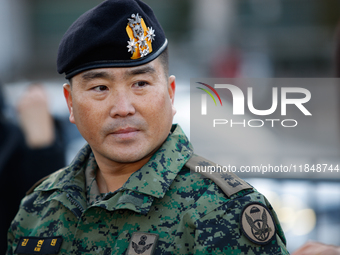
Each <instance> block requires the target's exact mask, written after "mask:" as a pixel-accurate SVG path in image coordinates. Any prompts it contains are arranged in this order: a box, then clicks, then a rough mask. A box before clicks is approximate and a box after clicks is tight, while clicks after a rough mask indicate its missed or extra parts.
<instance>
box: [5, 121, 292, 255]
mask: <svg viewBox="0 0 340 255" xmlns="http://www.w3.org/2000/svg"><path fill="white" fill-rule="evenodd" d="M192 155H193V149H192V146H191V144H190V142H189V141H188V139H187V137H186V136H185V135H184V133H183V132H182V130H181V129H180V127H178V126H177V127H176V126H174V127H173V132H172V134H171V135H169V136H168V138H167V140H166V141H165V142H164V144H163V145H162V147H161V148H160V149H159V150H158V151H157V152H156V153H155V154H154V155H153V156H152V158H151V159H150V161H149V162H148V163H147V164H146V165H144V166H143V167H142V168H141V169H139V170H138V171H136V172H135V173H133V174H132V175H131V176H130V178H129V179H128V181H127V182H126V183H125V184H124V185H123V186H122V187H121V188H120V189H119V190H117V191H115V192H112V193H107V194H100V193H99V189H98V187H97V183H96V180H95V171H96V170H97V164H96V161H95V159H94V156H93V153H92V151H91V149H90V147H89V145H87V146H85V147H84V148H83V149H82V150H81V151H80V152H79V154H78V155H77V157H76V159H75V160H74V161H73V163H72V164H71V165H70V166H69V167H67V168H65V169H62V170H59V171H57V172H55V173H54V174H52V175H51V176H49V178H47V179H46V180H44V181H43V182H42V183H41V184H40V185H39V186H37V187H36V188H35V189H34V191H32V192H31V193H30V194H28V195H27V196H26V197H25V198H24V199H23V201H22V203H21V206H20V210H19V212H18V214H17V216H16V218H15V219H14V221H13V222H12V225H11V228H10V230H9V235H8V237H9V240H8V242H9V243H8V245H9V249H8V254H15V251H16V249H17V253H20V252H28V253H27V254H29V252H30V251H31V254H54V253H57V254H152V252H154V253H153V254H248V255H251V254H261V255H263V254H268V255H269V254H270V255H273V254H288V252H287V250H286V248H285V239H284V235H283V232H282V230H281V227H280V225H279V223H278V221H277V219H276V216H275V213H274V212H273V211H272V208H271V206H270V204H269V203H268V201H267V200H266V198H265V197H264V196H263V195H261V194H260V193H258V192H257V191H256V190H255V189H253V188H252V187H251V186H248V185H247V184H245V185H243V184H242V185H243V188H241V189H240V191H238V192H236V193H234V194H232V195H231V196H230V197H228V196H227V195H226V194H225V192H224V191H222V189H221V188H220V187H219V186H218V185H216V183H215V182H214V181H212V180H211V179H209V178H202V175H200V174H198V173H191V172H190V169H189V168H188V164H187V165H186V162H187V161H188V160H189V158H191V157H192ZM201 163H202V162H201ZM227 176H229V177H230V178H229V179H228V180H229V183H230V185H231V186H233V185H232V182H230V181H234V182H233V183H234V184H235V183H239V181H241V182H242V180H240V179H236V178H234V177H232V176H230V175H227ZM225 183H228V181H227V182H225ZM224 185H225V186H226V187H227V188H228V185H229V184H224ZM230 185H229V186H230ZM242 185H241V186H242ZM234 186H237V185H234ZM231 188H233V187H231ZM252 202H259V203H260V204H262V205H267V206H268V208H269V209H268V211H267V212H269V211H272V213H273V214H274V219H275V222H276V227H274V228H276V232H275V235H274V236H273V238H272V239H271V240H270V242H269V243H267V244H266V245H260V244H255V243H254V242H251V241H250V239H248V238H247V237H246V235H244V234H243V232H242V231H241V226H240V217H241V213H242V209H243V208H244V207H246V205H247V204H249V203H252ZM264 216H266V217H267V216H269V215H267V214H266V215H265V213H262V217H264ZM251 222H252V221H251ZM254 228H256V227H254ZM254 228H253V227H252V228H251V229H252V230H254ZM258 230H259V229H258ZM157 238H158V241H157ZM53 249H54V250H53ZM34 250H35V252H33V251H34ZM48 252H49V253H48ZM53 252H54V253H53Z"/></svg>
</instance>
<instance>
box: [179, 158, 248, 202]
mask: <svg viewBox="0 0 340 255" xmlns="http://www.w3.org/2000/svg"><path fill="white" fill-rule="evenodd" d="M185 166H186V167H188V168H189V169H190V171H191V172H194V173H199V174H201V175H202V176H203V177H205V178H208V179H211V180H212V181H214V182H215V183H216V185H217V186H219V187H220V188H221V189H222V190H223V192H224V193H225V194H226V195H227V196H228V197H231V196H232V195H233V194H236V193H237V192H239V191H241V190H245V189H252V188H253V187H252V186H250V185H249V184H248V183H246V182H245V181H244V180H242V179H241V178H239V177H238V176H237V175H236V174H234V173H232V172H223V171H219V172H218V171H216V172H214V173H211V172H209V171H206V170H205V171H202V170H201V167H209V166H210V167H215V168H217V166H218V165H217V164H216V163H213V162H212V161H210V160H207V159H205V158H203V157H201V156H198V155H195V154H194V155H193V156H192V157H191V158H190V159H189V160H188V161H187V163H186V164H185ZM197 167H198V168H199V169H200V170H199V171H197Z"/></svg>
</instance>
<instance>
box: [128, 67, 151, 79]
mask: <svg viewBox="0 0 340 255" xmlns="http://www.w3.org/2000/svg"><path fill="white" fill-rule="evenodd" d="M145 73H150V74H154V73H156V70H155V68H153V67H152V66H142V67H137V68H133V69H131V70H127V71H126V73H125V75H124V76H125V77H131V76H134V75H138V74H145Z"/></svg>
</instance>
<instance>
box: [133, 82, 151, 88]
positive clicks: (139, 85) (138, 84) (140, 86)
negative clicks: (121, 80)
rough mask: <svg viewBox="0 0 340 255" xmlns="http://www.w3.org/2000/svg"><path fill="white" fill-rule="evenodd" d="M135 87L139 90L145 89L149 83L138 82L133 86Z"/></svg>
mask: <svg viewBox="0 0 340 255" xmlns="http://www.w3.org/2000/svg"><path fill="white" fill-rule="evenodd" d="M133 85H134V86H135V87H138V88H142V87H145V86H146V85H148V83H147V82H146V81H139V82H136V83H135V84H133Z"/></svg>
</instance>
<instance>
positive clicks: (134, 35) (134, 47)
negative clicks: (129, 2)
mask: <svg viewBox="0 0 340 255" xmlns="http://www.w3.org/2000/svg"><path fill="white" fill-rule="evenodd" d="M126 32H127V34H128V36H129V38H130V41H128V42H127V43H128V45H127V46H126V47H127V48H128V52H131V54H132V57H131V59H138V58H141V57H145V56H146V55H148V54H149V53H151V52H152V45H151V42H152V41H153V40H154V39H155V36H156V35H155V30H153V29H152V27H148V28H147V27H146V25H145V22H144V20H143V18H142V17H141V16H139V14H138V13H137V14H132V15H131V19H130V18H128V25H127V26H126Z"/></svg>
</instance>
